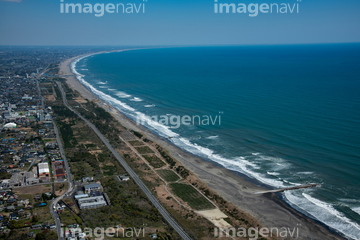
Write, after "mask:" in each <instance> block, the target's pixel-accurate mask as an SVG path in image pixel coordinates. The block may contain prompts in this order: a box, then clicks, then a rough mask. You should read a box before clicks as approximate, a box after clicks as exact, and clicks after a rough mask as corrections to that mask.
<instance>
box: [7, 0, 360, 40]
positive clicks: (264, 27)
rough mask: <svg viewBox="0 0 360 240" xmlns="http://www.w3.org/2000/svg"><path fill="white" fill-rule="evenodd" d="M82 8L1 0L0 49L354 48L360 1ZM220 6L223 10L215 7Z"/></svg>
mask: <svg viewBox="0 0 360 240" xmlns="http://www.w3.org/2000/svg"><path fill="white" fill-rule="evenodd" d="M86 2H87V3H85V2H84V1H80V0H72V1H70V0H50V1H41V0H32V1H29V0H0V32H1V33H2V37H1V38H0V45H23V46H35V45H36V46H200V45H206V46H208V45H259V44H261V45H269V44H271V45H273V44H313V43H352V42H360V31H358V29H359V27H358V25H359V24H358V23H359V22H360V15H359V14H358V11H357V9H359V8H360V2H359V1H356V0H350V1H347V2H346V3H344V2H343V1H339V0H333V1H325V0H319V1H316V2H310V1H301V0H283V1H276V3H264V2H265V1H264V2H255V1H253V2H248V1H247V2H245V1H244V2H239V1H234V0H229V1H225V0H224V1H223V0H214V1H211V0H209V1H207V0H199V1H196V2H193V1H181V2H180V1H175V2H174V1H172V2H169V1H164V0H128V1H121V0H105V1H97V0H89V1H86ZM274 2H275V1H274ZM67 4H76V5H78V6H76V7H74V6H70V7H69V6H68V5H67ZM86 4H88V5H86ZM221 4H227V5H226V6H225V7H221V6H222V5H221ZM271 4H274V6H272V5H271ZM232 7H234V8H232ZM226 10H228V11H229V13H226V12H225V11H226ZM116 11H117V12H116ZM72 12H74V13H72ZM216 12H217V13H216ZM220 12H222V13H220Z"/></svg>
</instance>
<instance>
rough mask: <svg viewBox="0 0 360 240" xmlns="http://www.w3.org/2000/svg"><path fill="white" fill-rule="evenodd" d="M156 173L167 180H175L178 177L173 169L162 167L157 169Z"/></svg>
mask: <svg viewBox="0 0 360 240" xmlns="http://www.w3.org/2000/svg"><path fill="white" fill-rule="evenodd" d="M157 173H158V174H159V175H160V176H161V177H162V178H163V179H164V180H165V181H167V182H175V181H177V180H179V179H180V177H179V175H177V174H176V173H174V171H171V170H167V169H163V170H158V171H157Z"/></svg>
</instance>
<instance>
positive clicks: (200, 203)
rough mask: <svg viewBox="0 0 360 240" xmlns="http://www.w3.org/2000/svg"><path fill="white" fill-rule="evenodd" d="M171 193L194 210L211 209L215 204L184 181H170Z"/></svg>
mask: <svg viewBox="0 0 360 240" xmlns="http://www.w3.org/2000/svg"><path fill="white" fill-rule="evenodd" d="M170 186H171V189H172V191H173V193H174V194H175V195H176V196H178V197H180V198H181V199H182V200H184V201H185V202H186V203H187V204H188V205H189V206H190V207H191V208H193V209H195V210H205V209H213V208H215V206H214V205H213V204H212V203H211V202H209V201H208V200H207V199H206V198H205V197H204V196H203V195H202V194H201V193H199V192H198V191H197V190H196V189H195V188H194V187H193V186H191V185H188V184H184V183H171V184H170Z"/></svg>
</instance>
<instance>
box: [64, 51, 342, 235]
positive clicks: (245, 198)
mask: <svg viewBox="0 0 360 240" xmlns="http://www.w3.org/2000/svg"><path fill="white" fill-rule="evenodd" d="M77 58H79V57H74V58H71V59H67V60H65V61H63V62H62V63H61V64H60V73H61V74H60V75H65V76H66V79H67V84H68V85H69V86H70V87H71V88H72V89H74V90H76V91H78V92H79V93H80V94H81V95H82V96H83V97H84V98H86V99H88V100H91V101H95V102H96V103H97V104H98V105H99V106H101V107H103V108H104V109H105V110H107V111H109V112H110V113H111V114H112V115H113V116H114V117H115V118H116V119H117V120H118V121H119V122H120V123H121V124H122V125H123V126H125V127H127V128H129V129H133V130H135V131H140V132H142V133H144V134H145V135H146V137H147V138H149V139H150V140H152V141H154V142H156V143H158V144H159V145H160V146H162V147H163V148H164V149H166V150H167V151H168V152H169V153H170V154H171V156H172V157H174V158H175V159H177V160H178V161H180V162H181V163H182V164H183V165H184V166H185V167H186V168H187V169H189V170H190V171H192V172H193V173H194V174H195V175H196V176H198V178H199V179H201V181H202V182H204V183H206V184H207V185H208V186H209V187H210V188H211V189H213V190H214V191H216V192H217V193H218V194H219V195H220V196H222V197H223V198H224V199H225V200H227V201H229V202H231V203H233V204H234V205H236V206H237V207H239V208H240V209H241V210H243V211H245V212H247V213H249V214H250V215H252V216H253V217H255V218H256V219H258V221H259V222H260V224H261V225H262V226H266V227H269V228H272V227H277V228H288V229H294V228H298V233H299V236H295V237H293V238H290V237H288V238H286V239H319V240H325V239H329V240H330V239H344V238H342V237H340V236H339V235H337V234H336V233H334V232H333V231H331V230H329V229H328V228H327V227H326V226H324V225H323V224H321V223H319V222H317V221H315V220H313V219H311V218H309V217H306V216H305V215H303V214H301V213H299V212H298V211H296V210H295V209H293V208H291V207H290V206H288V205H287V204H286V203H285V202H284V201H282V200H280V199H279V198H278V196H277V195H276V194H274V193H271V194H270V193H268V194H264V195H260V194H254V193H256V192H258V191H264V190H266V189H264V188H262V187H260V186H258V185H256V184H255V183H253V182H252V181H249V179H247V178H246V177H243V176H241V175H240V174H237V173H235V172H232V171H229V170H227V169H225V168H223V167H220V166H218V165H216V164H214V163H211V162H208V161H205V160H203V159H201V158H198V157H196V156H194V155H192V154H190V153H188V152H186V151H183V150H182V149H180V148H178V147H176V146H174V145H173V144H171V143H169V142H167V141H165V140H164V139H162V138H160V137H158V136H157V135H155V134H153V133H152V132H150V131H149V130H147V129H145V128H143V127H142V126H139V125H136V124H135V123H134V122H133V121H132V120H131V119H129V118H127V117H126V116H124V115H123V114H121V113H120V112H119V111H117V110H116V109H114V108H113V107H111V106H109V105H107V104H106V103H104V102H103V101H101V100H100V99H99V98H97V96H95V95H94V94H93V93H92V92H90V91H89V90H88V89H87V88H85V87H84V86H83V85H82V84H81V83H80V82H79V81H78V80H77V79H76V78H75V77H74V76H73V73H72V72H71V69H70V64H71V62H72V61H74V60H75V59H77Z"/></svg>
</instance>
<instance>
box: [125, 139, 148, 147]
mask: <svg viewBox="0 0 360 240" xmlns="http://www.w3.org/2000/svg"><path fill="white" fill-rule="evenodd" d="M128 143H130V144H131V145H132V146H142V145H144V143H142V142H140V141H138V140H133V141H128Z"/></svg>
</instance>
